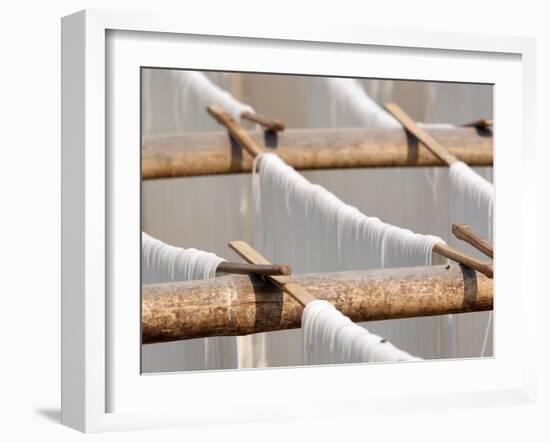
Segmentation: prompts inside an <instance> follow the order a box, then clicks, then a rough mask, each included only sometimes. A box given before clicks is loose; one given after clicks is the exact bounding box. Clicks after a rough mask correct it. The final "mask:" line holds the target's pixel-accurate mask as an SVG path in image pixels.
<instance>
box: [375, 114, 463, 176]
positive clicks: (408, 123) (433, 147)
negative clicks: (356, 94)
mask: <svg viewBox="0 0 550 442" xmlns="http://www.w3.org/2000/svg"><path fill="white" fill-rule="evenodd" d="M384 107H385V108H386V110H387V111H388V112H389V113H390V114H392V115H393V117H394V118H395V119H396V120H397V121H399V122H400V123H401V125H402V126H403V127H404V128H405V129H406V130H407V132H409V133H410V134H411V135H413V136H414V137H415V138H416V139H417V140H418V141H420V142H421V143H422V144H424V145H425V146H426V147H427V148H428V149H429V150H430V152H432V153H433V154H434V155H435V156H436V157H437V158H439V159H440V160H441V161H443V162H444V163H445V164H446V165H447V166H450V165H451V164H453V163H455V162H457V161H458V159H457V158H456V157H455V156H454V155H452V154H450V153H449V152H448V151H447V149H445V148H444V147H443V146H442V145H441V144H439V143H438V142H437V141H436V140H435V139H434V138H433V137H432V136H431V135H430V134H429V133H428V132H427V131H425V130H424V129H422V128H421V127H419V126H418V125H417V124H416V123H415V122H414V121H413V120H412V118H411V117H409V116H408V115H407V114H406V113H405V112H404V111H403V109H401V108H400V107H399V106H398V105H397V104H395V103H386V104H385V105H384Z"/></svg>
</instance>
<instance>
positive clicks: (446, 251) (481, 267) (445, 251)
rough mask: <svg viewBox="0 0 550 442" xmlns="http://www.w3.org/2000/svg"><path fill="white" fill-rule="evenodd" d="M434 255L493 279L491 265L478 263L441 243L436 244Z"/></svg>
mask: <svg viewBox="0 0 550 442" xmlns="http://www.w3.org/2000/svg"><path fill="white" fill-rule="evenodd" d="M432 250H433V252H434V253H437V254H438V255H441V256H444V257H445V258H449V259H452V260H453V261H456V262H459V263H461V264H463V265H465V266H466V267H469V268H471V269H474V270H477V271H478V272H480V273H483V274H484V275H485V276H487V277H488V278H492V277H493V264H492V263H487V262H482V261H479V260H477V259H475V258H472V257H471V256H468V255H466V254H464V253H462V252H459V251H458V250H456V249H454V248H452V247H449V246H448V245H446V244H443V243H437V244H436V245H435V246H434V248H433V249H432Z"/></svg>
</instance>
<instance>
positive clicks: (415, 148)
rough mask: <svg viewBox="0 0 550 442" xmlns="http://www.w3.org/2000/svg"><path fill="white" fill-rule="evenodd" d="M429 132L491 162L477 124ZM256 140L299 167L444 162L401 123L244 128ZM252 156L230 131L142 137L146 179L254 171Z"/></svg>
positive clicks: (473, 158)
mask: <svg viewBox="0 0 550 442" xmlns="http://www.w3.org/2000/svg"><path fill="white" fill-rule="evenodd" d="M427 132H428V133H429V134H430V135H431V136H432V137H433V138H434V139H436V140H437V141H438V142H439V143H440V144H441V145H442V146H443V147H445V148H446V149H447V150H448V151H449V152H450V153H451V154H452V155H454V156H456V157H457V158H458V159H459V160H461V161H464V162H465V163H467V164H469V165H471V166H491V165H492V164H493V137H492V135H491V134H490V133H481V132H480V131H478V130H476V128H473V127H456V128H445V129H444V128H437V129H436V128H434V129H428V130H427ZM246 133H247V134H248V137H249V138H250V139H252V141H253V142H254V144H255V145H256V146H262V147H263V146H265V147H266V150H268V151H272V152H275V153H277V154H278V155H279V156H280V157H281V159H282V160H283V161H284V162H285V163H287V164H288V165H290V166H292V167H294V168H295V169H298V170H307V169H338V168H350V167H423V166H443V165H444V163H443V162H441V161H440V160H438V159H437V157H436V156H434V155H433V154H432V153H431V152H430V151H429V150H428V149H427V148H426V147H425V146H424V145H422V143H419V142H418V141H417V140H416V139H414V137H412V136H408V135H407V134H406V133H405V131H403V129H401V128H391V129H286V130H285V131H284V132H278V133H276V134H274V133H264V132H263V131H260V130H256V131H246ZM251 168H252V157H251V156H250V155H249V154H248V153H246V152H245V153H243V152H242V149H241V147H240V146H239V145H238V144H237V143H232V142H231V139H230V137H229V136H228V135H227V132H226V131H220V132H207V133H188V134H181V135H163V136H150V137H144V138H143V142H142V176H143V179H146V180H147V179H156V178H170V177H184V176H198V175H214V174H227V173H243V172H250V170H251Z"/></svg>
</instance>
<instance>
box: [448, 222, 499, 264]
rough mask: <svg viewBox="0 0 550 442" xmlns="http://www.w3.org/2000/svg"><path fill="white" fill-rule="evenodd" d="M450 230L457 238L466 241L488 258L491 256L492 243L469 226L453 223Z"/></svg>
mask: <svg viewBox="0 0 550 442" xmlns="http://www.w3.org/2000/svg"><path fill="white" fill-rule="evenodd" d="M452 232H453V235H454V236H456V237H457V238H458V239H460V240H462V241H465V242H467V243H468V244H470V245H471V246H473V247H475V248H476V249H477V250H479V251H480V252H481V253H483V254H485V255H486V256H488V257H489V258H493V244H491V242H490V241H488V240H486V239H485V238H482V237H481V236H479V235H478V234H477V233H475V232H474V231H473V230H472V229H471V227H470V226H467V225H466V224H453V227H452Z"/></svg>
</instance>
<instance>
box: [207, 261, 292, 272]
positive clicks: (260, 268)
mask: <svg viewBox="0 0 550 442" xmlns="http://www.w3.org/2000/svg"><path fill="white" fill-rule="evenodd" d="M216 272H220V273H234V274H238V275H290V274H291V273H292V271H291V269H290V266H288V265H286V264H248V263H244V262H222V263H220V264H219V265H218V268H217V269H216Z"/></svg>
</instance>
